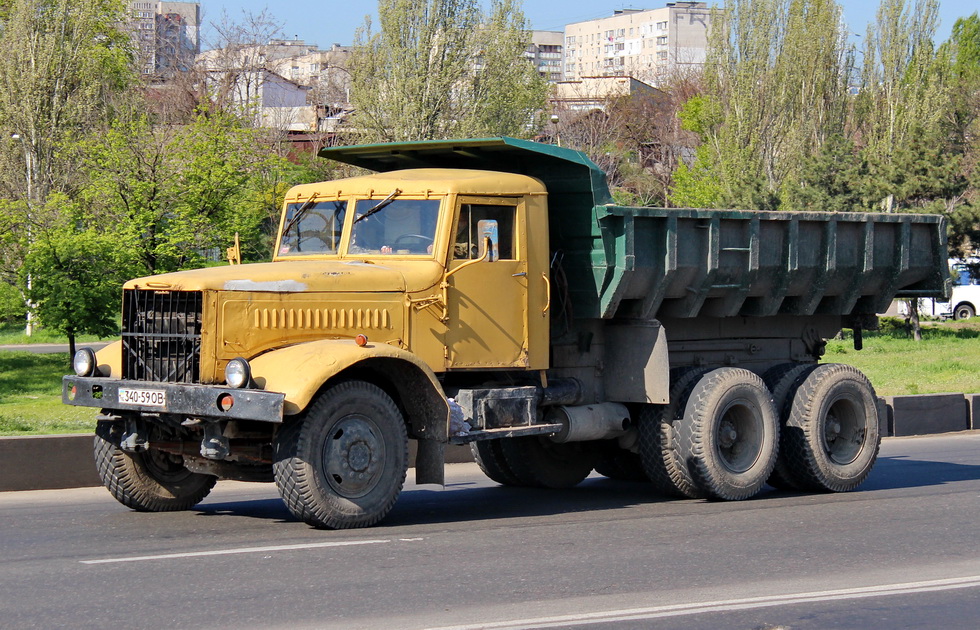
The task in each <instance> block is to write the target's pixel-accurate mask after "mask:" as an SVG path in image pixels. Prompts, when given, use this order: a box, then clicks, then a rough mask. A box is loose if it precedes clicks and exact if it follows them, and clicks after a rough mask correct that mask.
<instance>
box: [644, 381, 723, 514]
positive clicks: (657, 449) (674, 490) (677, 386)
mask: <svg viewBox="0 0 980 630" xmlns="http://www.w3.org/2000/svg"><path fill="white" fill-rule="evenodd" d="M707 371H708V370H706V369H705V368H695V367H684V368H675V369H673V370H671V371H670V393H669V394H668V398H669V401H670V402H668V403H667V404H666V405H643V407H642V409H641V410H640V414H639V423H638V424H639V431H640V460H641V462H642V463H643V470H644V471H645V472H646V474H647V477H649V478H650V482H651V483H653V486H654V488H655V489H656V490H657V491H658V492H660V493H662V494H665V495H667V496H672V497H686V498H689V499H703V498H704V497H705V493H704V491H703V490H702V489H701V488H700V487H699V486H698V485H697V484H696V483H695V482H694V478H693V477H692V476H691V473H690V471H689V470H688V469H687V466H686V465H685V463H684V459H683V455H682V454H681V452H680V450H679V448H678V442H677V425H678V424H679V423H680V422H681V421H682V416H683V415H684V407H685V406H686V405H687V400H688V397H690V395H691V390H692V389H694V386H695V385H696V384H697V382H698V380H700V379H701V377H702V376H704V374H705V373H706V372H707Z"/></svg>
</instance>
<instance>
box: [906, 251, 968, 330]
mask: <svg viewBox="0 0 980 630" xmlns="http://www.w3.org/2000/svg"><path fill="white" fill-rule="evenodd" d="M977 262H978V261H977V260H975V259H970V260H969V261H962V260H950V261H949V263H950V265H949V266H950V269H951V271H952V274H953V294H952V296H951V297H950V299H949V302H940V301H939V300H932V299H922V300H921V301H920V302H919V312H920V313H922V314H923V315H932V316H934V317H943V318H950V317H952V318H953V319H970V318H971V317H976V315H977V309H978V308H980V275H974V274H972V273H971V272H970V267H969V264H973V265H976V264H977ZM968 263H969V264H968Z"/></svg>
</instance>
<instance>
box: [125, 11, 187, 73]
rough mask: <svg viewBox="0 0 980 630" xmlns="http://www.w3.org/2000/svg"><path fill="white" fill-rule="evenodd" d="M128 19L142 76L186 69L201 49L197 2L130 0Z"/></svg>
mask: <svg viewBox="0 0 980 630" xmlns="http://www.w3.org/2000/svg"><path fill="white" fill-rule="evenodd" d="M129 8H130V18H129V23H130V26H131V28H132V35H133V41H134V43H135V44H136V48H137V50H138V52H139V54H140V71H141V72H142V73H143V75H144V76H150V77H154V76H166V75H168V74H173V73H174V72H180V71H184V70H188V69H190V67H191V66H192V65H193V64H194V57H195V56H196V55H197V54H198V53H200V52H201V38H200V33H201V5H200V3H198V2H130V3H129Z"/></svg>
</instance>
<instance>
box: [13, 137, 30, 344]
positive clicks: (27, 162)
mask: <svg viewBox="0 0 980 630" xmlns="http://www.w3.org/2000/svg"><path fill="white" fill-rule="evenodd" d="M10 137H11V139H13V140H20V144H21V147H23V149H24V165H25V166H26V171H27V173H26V174H27V244H28V246H30V243H31V220H32V215H33V212H32V211H33V209H34V208H33V203H34V152H33V151H31V150H29V149H28V148H27V140H25V139H24V138H23V136H21V135H20V134H19V133H12V134H10ZM31 287H32V279H31V274H30V272H28V274H27V295H28V297H27V324H26V326H24V334H25V335H26V336H28V337H30V336H32V335H33V334H34V312H33V309H34V304H33V303H32V302H31V298H30V295H31Z"/></svg>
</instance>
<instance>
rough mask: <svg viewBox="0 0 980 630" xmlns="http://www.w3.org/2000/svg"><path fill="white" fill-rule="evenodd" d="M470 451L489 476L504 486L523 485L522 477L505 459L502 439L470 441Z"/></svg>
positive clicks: (481, 468)
mask: <svg viewBox="0 0 980 630" xmlns="http://www.w3.org/2000/svg"><path fill="white" fill-rule="evenodd" d="M470 451H472V452H473V459H474V460H476V464H477V465H478V466H479V467H480V470H482V471H483V474H485V475H486V476H487V477H489V478H490V479H492V480H493V481H496V482H497V483H499V484H500V485H502V486H519V485H522V484H521V482H520V479H518V478H517V475H515V474H514V471H512V470H511V469H510V467H509V466H508V465H507V462H506V461H505V460H504V453H503V451H502V450H501V448H500V440H479V441H476V442H470Z"/></svg>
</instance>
